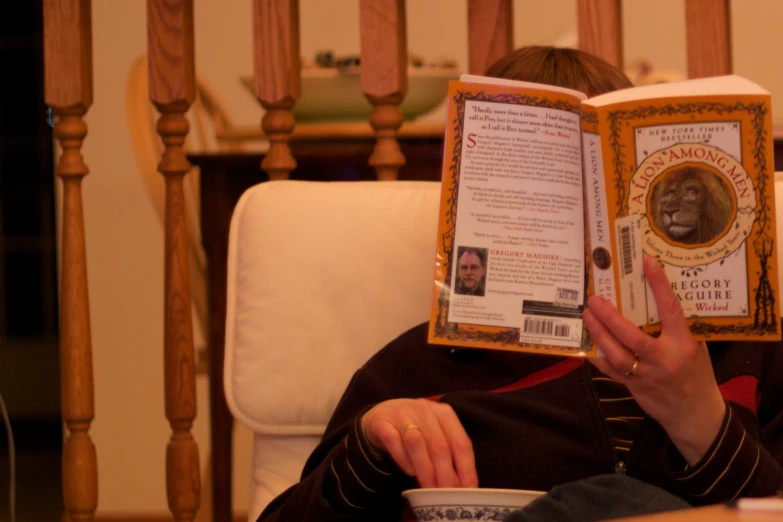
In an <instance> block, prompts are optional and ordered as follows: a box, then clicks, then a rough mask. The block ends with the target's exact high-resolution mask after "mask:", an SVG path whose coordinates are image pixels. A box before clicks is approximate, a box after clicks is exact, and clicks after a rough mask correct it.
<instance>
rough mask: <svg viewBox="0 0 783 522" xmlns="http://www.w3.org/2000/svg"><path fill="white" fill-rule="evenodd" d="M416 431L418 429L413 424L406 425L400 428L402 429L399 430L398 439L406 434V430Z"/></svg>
mask: <svg viewBox="0 0 783 522" xmlns="http://www.w3.org/2000/svg"><path fill="white" fill-rule="evenodd" d="M418 429H419V427H418V426H416V425H415V424H410V423H408V424H406V425H404V426H403V427H402V429H401V430H400V437H402V436H404V435H405V434H406V433H407V432H408V430H418Z"/></svg>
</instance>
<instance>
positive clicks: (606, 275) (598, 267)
mask: <svg viewBox="0 0 783 522" xmlns="http://www.w3.org/2000/svg"><path fill="white" fill-rule="evenodd" d="M582 161H583V172H584V192H585V213H586V214H587V238H588V240H587V245H588V253H587V260H588V261H587V262H588V276H589V284H588V294H589V295H600V296H602V297H603V298H605V299H607V300H608V301H609V302H611V303H612V304H613V305H614V306H617V297H616V288H615V277H614V267H613V264H614V260H613V254H612V239H611V236H612V235H611V231H610V227H611V224H610V219H609V214H608V207H607V199H606V186H605V182H604V167H603V157H602V154H601V137H600V135H599V134H598V114H597V112H596V111H595V109H593V108H591V107H587V106H585V105H583V106H582Z"/></svg>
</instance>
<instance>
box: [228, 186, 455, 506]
mask: <svg viewBox="0 0 783 522" xmlns="http://www.w3.org/2000/svg"><path fill="white" fill-rule="evenodd" d="M439 201H440V184H439V183H431V182H429V183H428V182H402V181H400V182H393V183H383V182H375V181H373V182H330V183H318V182H303V181H273V182H268V183H262V184H260V185H257V186H255V187H253V188H251V189H250V190H248V191H247V192H246V193H245V194H244V195H243V196H242V198H241V199H240V201H239V203H238V205H237V207H236V210H235V213H234V218H233V221H232V224H231V234H230V239H229V259H228V267H229V268H228V304H227V323H226V360H225V361H226V364H225V389H226V397H227V399H228V404H229V407H230V408H231V411H232V412H233V414H234V416H235V417H236V418H237V420H238V421H239V422H241V423H243V424H245V425H246V426H247V427H248V428H249V429H250V430H252V431H253V432H254V441H253V456H252V459H253V462H252V477H251V492H250V508H249V517H250V520H255V519H256V517H257V516H258V514H259V513H260V512H261V510H262V509H263V508H264V506H266V504H267V503H269V501H270V500H272V498H274V497H275V496H276V495H278V494H279V493H280V492H282V491H283V490H285V489H286V488H287V487H289V486H290V485H291V484H293V483H295V482H297V481H298V480H299V476H300V473H301V470H302V466H303V465H304V462H305V459H306V458H307V456H308V455H309V454H310V452H311V451H312V449H313V448H314V447H315V445H316V444H317V443H318V441H319V439H320V436H321V434H322V433H323V431H324V428H325V427H326V423H327V421H328V420H329V417H330V416H331V413H332V411H333V409H334V407H335V406H336V404H337V401H338V400H339V398H340V396H341V394H342V392H343V390H344V389H345V387H346V385H347V384H348V381H349V379H350V377H351V375H352V374H353V372H354V371H355V370H356V369H357V368H358V367H359V366H361V365H362V364H363V363H364V362H365V361H366V360H367V359H368V358H369V357H370V356H371V355H372V354H373V353H375V352H376V351H377V350H379V349H380V348H382V347H383V346H384V345H385V344H386V343H387V342H388V341H391V340H392V339H394V338H395V337H396V336H397V335H399V334H400V333H402V332H403V331H405V330H407V329H408V328H410V327H412V326H414V325H416V324H418V323H421V322H423V321H425V320H427V317H428V315H429V309H430V299H431V296H432V284H433V283H432V282H433V273H434V272H433V271H434V259H435V257H434V255H435V236H436V228H437V214H438V204H439Z"/></svg>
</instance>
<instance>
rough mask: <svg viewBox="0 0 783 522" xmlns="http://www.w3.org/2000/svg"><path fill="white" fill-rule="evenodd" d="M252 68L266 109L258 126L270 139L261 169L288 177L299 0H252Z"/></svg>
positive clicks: (297, 79)
mask: <svg viewBox="0 0 783 522" xmlns="http://www.w3.org/2000/svg"><path fill="white" fill-rule="evenodd" d="M253 68H254V75H253V89H254V90H255V93H256V97H257V98H258V101H259V102H261V105H262V106H263V107H264V109H265V110H266V112H265V113H264V117H263V119H262V120H261V128H262V130H263V131H264V134H265V135H266V137H267V139H269V142H270V145H269V152H267V153H266V155H265V156H264V159H263V160H262V161H261V168H262V169H264V171H265V172H266V173H267V174H268V175H269V179H273V180H279V179H287V178H288V176H289V175H290V174H291V171H292V170H294V169H295V168H296V160H294V157H293V156H292V155H291V148H290V147H289V146H288V140H289V139H290V137H291V132H293V130H294V125H295V124H296V122H295V121H294V115H293V113H292V112H291V109H293V107H294V105H295V104H296V101H297V100H298V99H299V95H300V92H301V64H300V59H299V0H254V1H253Z"/></svg>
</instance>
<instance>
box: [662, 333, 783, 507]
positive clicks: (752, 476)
mask: <svg viewBox="0 0 783 522" xmlns="http://www.w3.org/2000/svg"><path fill="white" fill-rule="evenodd" d="M756 349H759V348H756ZM764 367H765V368H766V374H765V375H763V376H762V378H761V380H760V382H759V388H758V390H757V399H758V402H759V406H758V413H757V415H752V414H751V412H750V411H749V410H747V409H745V408H743V407H741V406H737V405H733V404H732V402H730V401H729V402H727V405H728V407H727V408H726V414H725V416H724V419H723V423H722V425H721V427H720V429H719V430H718V435H717V436H716V438H715V440H714V441H713V443H712V445H711V446H710V448H709V449H708V450H707V452H706V453H705V455H704V457H703V458H702V459H701V461H700V462H698V463H697V464H696V465H695V466H693V467H687V466H686V463H685V459H683V457H682V456H681V455H680V454H679V452H678V451H677V450H676V448H675V447H674V445H673V444H671V445H670V447H669V451H668V455H667V464H668V468H669V470H670V472H671V473H672V475H673V478H674V483H675V487H676V489H677V491H678V493H679V494H680V495H681V496H682V497H683V498H685V499H686V500H688V501H689V502H690V503H691V504H694V505H703V504H712V503H716V502H724V501H727V500H732V499H735V498H739V497H764V496H772V495H775V494H777V493H778V492H779V491H781V488H783V466H782V464H783V347H781V346H780V344H776V345H775V346H774V347H773V350H772V352H771V355H770V356H769V357H768V359H767V363H766V364H765V365H764Z"/></svg>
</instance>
